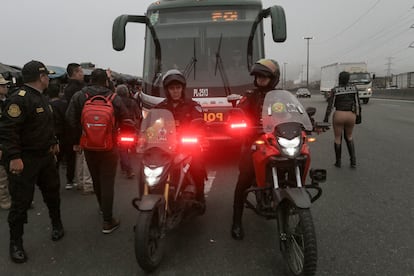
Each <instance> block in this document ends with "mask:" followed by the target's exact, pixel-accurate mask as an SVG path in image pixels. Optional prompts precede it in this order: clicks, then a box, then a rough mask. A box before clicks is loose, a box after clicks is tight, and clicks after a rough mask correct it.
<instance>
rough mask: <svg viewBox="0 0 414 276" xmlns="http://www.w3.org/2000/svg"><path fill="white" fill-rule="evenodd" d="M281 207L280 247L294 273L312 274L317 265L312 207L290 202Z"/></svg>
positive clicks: (308, 275) (302, 275)
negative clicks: (299, 206) (307, 207)
mask: <svg viewBox="0 0 414 276" xmlns="http://www.w3.org/2000/svg"><path fill="white" fill-rule="evenodd" d="M281 207H282V208H279V212H281V214H280V216H279V227H278V228H279V237H280V247H281V251H282V254H283V257H284V258H285V260H286V262H287V264H288V266H289V270H290V271H291V272H292V274H293V275H298V276H312V275H315V273H316V267H317V259H318V254H317V244H316V234H315V227H314V225H313V220H312V214H311V211H310V209H300V208H297V207H296V206H294V205H293V204H292V203H290V202H288V203H286V202H285V204H284V205H283V206H281Z"/></svg>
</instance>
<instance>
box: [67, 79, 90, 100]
mask: <svg viewBox="0 0 414 276" xmlns="http://www.w3.org/2000/svg"><path fill="white" fill-rule="evenodd" d="M84 87H85V83H84V82H82V81H79V80H74V79H68V84H67V85H66V87H65V89H64V90H63V94H64V95H65V99H66V101H67V102H68V103H69V102H70V99H71V98H72V96H73V95H74V94H75V93H76V92H78V91H80V90H82V88H84Z"/></svg>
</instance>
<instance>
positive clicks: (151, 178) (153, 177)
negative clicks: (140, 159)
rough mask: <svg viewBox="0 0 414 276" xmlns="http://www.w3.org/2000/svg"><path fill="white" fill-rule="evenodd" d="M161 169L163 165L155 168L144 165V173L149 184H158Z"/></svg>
mask: <svg viewBox="0 0 414 276" xmlns="http://www.w3.org/2000/svg"><path fill="white" fill-rule="evenodd" d="M163 170H164V167H157V168H155V169H151V168H149V167H144V174H145V177H146V180H147V183H148V185H149V186H154V185H157V184H158V182H159V181H160V177H161V173H162V171H163Z"/></svg>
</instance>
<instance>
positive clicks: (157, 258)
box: [135, 209, 165, 272]
mask: <svg viewBox="0 0 414 276" xmlns="http://www.w3.org/2000/svg"><path fill="white" fill-rule="evenodd" d="M164 248H165V239H164V238H163V235H162V226H161V225H159V219H158V212H157V210H156V209H153V210H151V211H138V218H137V224H136V226H135V257H136V260H137V262H138V264H139V266H140V267H141V268H142V269H143V270H144V271H146V272H152V271H154V270H155V269H156V268H157V267H158V265H159V264H160V263H161V260H162V257H163V255H164Z"/></svg>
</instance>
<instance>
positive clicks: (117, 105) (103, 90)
mask: <svg viewBox="0 0 414 276" xmlns="http://www.w3.org/2000/svg"><path fill="white" fill-rule="evenodd" d="M112 93H113V92H112V91H111V90H110V89H109V88H107V87H103V86H98V85H91V86H86V87H84V88H83V89H82V90H81V91H78V92H76V93H75V94H74V95H73V97H72V99H71V101H70V103H69V106H68V109H67V110H66V122H67V123H68V125H69V128H70V132H71V135H70V137H69V139H70V140H71V142H72V143H73V144H74V145H79V140H80V137H81V134H82V125H81V115H82V109H83V106H84V104H85V102H86V100H87V96H86V94H88V98H91V97H93V96H96V95H103V96H108V95H110V94H112ZM112 105H113V107H114V115H115V124H116V125H117V126H118V125H120V123H121V122H122V120H124V119H133V118H131V117H129V116H128V110H127V109H126V107H125V105H124V103H123V102H122V99H121V97H119V96H118V95H116V96H115V97H114V99H113V101H112ZM116 130H117V127H115V128H114V139H116V135H117V133H116ZM115 141H116V140H115Z"/></svg>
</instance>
